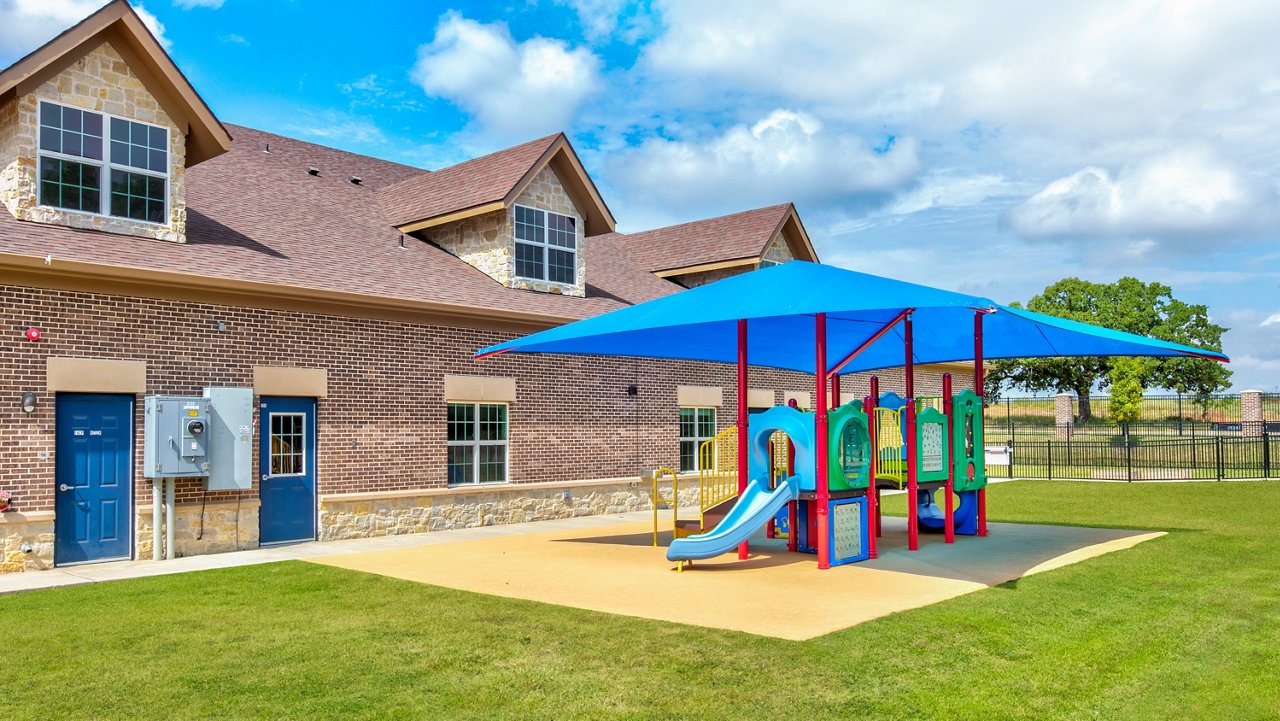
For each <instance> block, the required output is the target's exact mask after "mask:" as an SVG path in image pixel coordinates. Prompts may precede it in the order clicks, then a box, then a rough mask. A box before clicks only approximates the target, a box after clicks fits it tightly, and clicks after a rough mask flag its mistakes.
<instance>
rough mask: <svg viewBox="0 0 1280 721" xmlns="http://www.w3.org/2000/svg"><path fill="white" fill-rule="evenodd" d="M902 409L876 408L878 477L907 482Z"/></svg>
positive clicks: (900, 482) (899, 482)
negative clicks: (903, 452)
mask: <svg viewBox="0 0 1280 721" xmlns="http://www.w3.org/2000/svg"><path fill="white" fill-rule="evenodd" d="M902 446H903V444H902V410H901V409H890V408H877V409H876V478H877V479H879V478H886V479H890V480H895V481H897V482H898V485H899V486H901V485H902V484H903V483H905V482H906V464H905V463H904V462H903V457H902Z"/></svg>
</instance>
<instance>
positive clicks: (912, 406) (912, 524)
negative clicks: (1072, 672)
mask: <svg viewBox="0 0 1280 721" xmlns="http://www.w3.org/2000/svg"><path fill="white" fill-rule="evenodd" d="M902 323H903V326H902V330H903V344H902V345H903V346H904V347H905V348H906V361H905V363H904V364H903V365H904V368H903V372H904V375H905V376H906V378H905V380H906V386H907V388H906V390H907V398H906V401H907V407H906V411H907V457H906V466H907V549H908V550H911V551H918V550H920V529H919V528H917V527H916V515H917V513H918V509H917V508H916V491H918V490H919V489H918V487H917V484H918V483H919V481H918V480H916V440H917V439H916V365H915V339H914V338H913V336H912V332H911V316H910V315H907V317H906V318H905V319H903V321H902Z"/></svg>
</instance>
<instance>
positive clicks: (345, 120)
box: [285, 110, 387, 145]
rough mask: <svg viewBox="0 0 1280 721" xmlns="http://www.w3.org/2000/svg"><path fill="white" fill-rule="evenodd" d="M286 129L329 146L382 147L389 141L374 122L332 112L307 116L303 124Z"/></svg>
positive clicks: (286, 127) (289, 126) (302, 121)
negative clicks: (340, 144)
mask: <svg viewBox="0 0 1280 721" xmlns="http://www.w3.org/2000/svg"><path fill="white" fill-rule="evenodd" d="M285 129H286V130H287V131H288V132H292V133H300V134H301V135H305V136H307V137H310V138H313V139H318V140H322V141H325V142H327V143H329V144H337V143H343V144H355V145H381V144H383V143H385V142H386V140H387V138H386V135H385V134H384V133H383V132H382V130H381V129H380V128H379V127H378V126H377V125H375V124H373V123H372V122H370V121H368V120H365V119H363V118H356V117H352V116H349V115H346V114H343V113H339V112H336V111H332V110H330V111H325V112H323V113H318V114H306V115H305V117H303V118H302V119H301V122H298V123H296V124H292V125H287V126H285Z"/></svg>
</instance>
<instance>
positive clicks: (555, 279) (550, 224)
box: [514, 205, 578, 285]
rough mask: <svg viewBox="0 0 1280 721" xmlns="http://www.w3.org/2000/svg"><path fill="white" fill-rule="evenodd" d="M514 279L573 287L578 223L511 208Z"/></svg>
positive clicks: (543, 212) (558, 215)
mask: <svg viewBox="0 0 1280 721" xmlns="http://www.w3.org/2000/svg"><path fill="white" fill-rule="evenodd" d="M514 213H515V235H516V238H515V240H516V277H518V278H528V279H530V280H546V281H551V282H552V283H566V284H569V285H573V284H574V283H575V282H577V278H578V221H577V219H576V218H573V217H572V216H568V215H561V214H559V213H552V212H550V211H547V210H538V209H537V208H527V207H525V206H523V205H517V206H515V210H514Z"/></svg>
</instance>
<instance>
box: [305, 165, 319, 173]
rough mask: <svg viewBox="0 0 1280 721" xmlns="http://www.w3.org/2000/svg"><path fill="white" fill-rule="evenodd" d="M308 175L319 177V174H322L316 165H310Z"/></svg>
mask: <svg viewBox="0 0 1280 721" xmlns="http://www.w3.org/2000/svg"><path fill="white" fill-rule="evenodd" d="M307 174H308V175H319V174H320V169H319V168H317V167H316V166H314V165H308V166H307Z"/></svg>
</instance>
